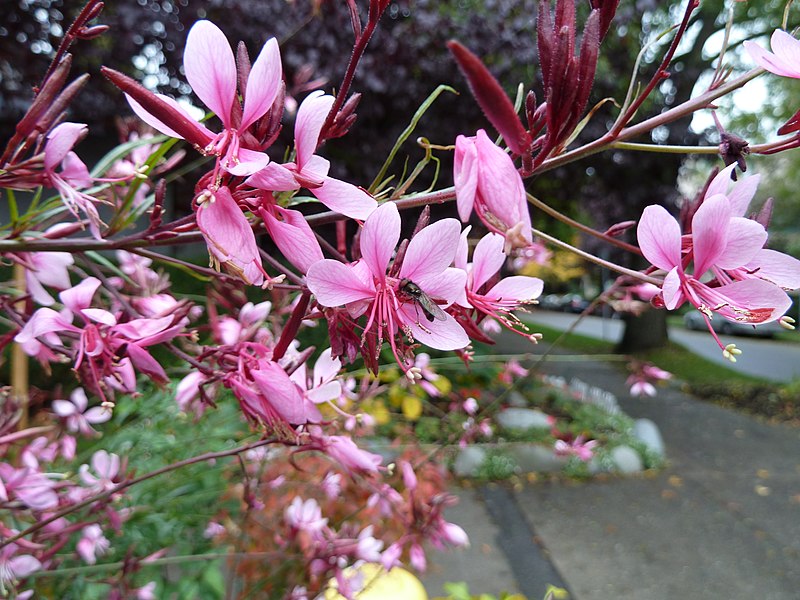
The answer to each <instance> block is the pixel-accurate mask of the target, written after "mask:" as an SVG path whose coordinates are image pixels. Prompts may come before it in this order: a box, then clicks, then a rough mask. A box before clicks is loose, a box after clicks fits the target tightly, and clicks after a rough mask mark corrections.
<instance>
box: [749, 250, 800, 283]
mask: <svg viewBox="0 0 800 600" xmlns="http://www.w3.org/2000/svg"><path fill="white" fill-rule="evenodd" d="M745 269H746V270H747V271H750V272H753V275H754V276H755V277H758V278H760V279H766V280H767V281H771V282H772V283H774V284H776V285H779V286H781V287H782V288H784V289H786V290H796V289H797V288H800V260H797V259H796V258H794V257H792V256H789V255H787V254H784V253H782V252H777V251H775V250H768V249H763V250H760V251H759V252H758V254H756V256H755V258H754V259H753V260H752V261H751V262H750V263H748V264H747V265H746V266H745Z"/></svg>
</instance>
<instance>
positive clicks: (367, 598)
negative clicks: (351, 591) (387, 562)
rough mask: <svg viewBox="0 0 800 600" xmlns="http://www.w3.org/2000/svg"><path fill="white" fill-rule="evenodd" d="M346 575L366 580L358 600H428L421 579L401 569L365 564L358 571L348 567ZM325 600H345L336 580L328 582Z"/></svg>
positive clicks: (357, 597)
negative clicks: (357, 576) (387, 568)
mask: <svg viewBox="0 0 800 600" xmlns="http://www.w3.org/2000/svg"><path fill="white" fill-rule="evenodd" d="M344 572H345V575H347V576H348V577H352V576H354V575H355V574H356V573H357V574H360V575H361V576H362V577H363V578H364V589H363V590H362V591H361V592H360V593H358V594H356V595H355V598H356V599H357V600H428V594H427V593H426V592H425V588H424V587H422V583H420V581H419V579H417V578H416V577H414V575H412V574H411V573H409V572H408V571H406V570H405V569H401V568H400V567H395V568H394V569H392V570H391V571H387V570H386V569H384V568H383V567H382V566H381V565H379V564H377V563H364V564H362V565H361V566H360V567H358V568H357V569H354V568H353V567H348V568H347V569H345V571H344ZM325 600H345V598H344V596H342V595H341V594H340V593H339V592H338V586H337V585H336V580H335V579H331V581H330V582H328V589H327V590H326V591H325Z"/></svg>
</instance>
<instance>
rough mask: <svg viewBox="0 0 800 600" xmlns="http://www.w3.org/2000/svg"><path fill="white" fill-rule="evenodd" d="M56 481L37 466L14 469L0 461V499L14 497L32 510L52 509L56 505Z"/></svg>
mask: <svg viewBox="0 0 800 600" xmlns="http://www.w3.org/2000/svg"><path fill="white" fill-rule="evenodd" d="M55 486H56V483H55V482H54V481H53V480H51V479H48V478H47V476H46V475H45V474H44V473H40V472H39V471H38V469H37V468H30V467H26V468H22V469H15V468H14V467H12V466H11V465H10V464H8V463H4V462H0V501H4V502H5V501H8V500H9V499H10V498H16V499H17V500H18V501H19V502H21V503H22V504H24V505H26V506H27V507H29V508H30V509H32V510H36V511H42V510H52V509H54V508H56V507H57V506H58V494H57V493H56V491H55Z"/></svg>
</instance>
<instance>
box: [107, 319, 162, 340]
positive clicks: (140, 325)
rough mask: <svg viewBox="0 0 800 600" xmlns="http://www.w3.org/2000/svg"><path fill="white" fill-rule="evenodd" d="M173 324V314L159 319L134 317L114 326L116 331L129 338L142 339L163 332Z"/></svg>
mask: <svg viewBox="0 0 800 600" xmlns="http://www.w3.org/2000/svg"><path fill="white" fill-rule="evenodd" d="M171 324H172V315H169V316H166V317H160V318H158V319H133V320H131V321H128V322H127V323H123V324H121V325H118V326H116V327H115V328H114V333H115V334H117V335H120V336H123V337H126V338H128V339H129V340H142V339H144V338H149V337H151V336H153V335H155V334H157V333H160V332H163V331H164V330H165V329H166V328H167V327H169V326H170V325H171Z"/></svg>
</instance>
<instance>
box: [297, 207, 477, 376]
mask: <svg viewBox="0 0 800 600" xmlns="http://www.w3.org/2000/svg"><path fill="white" fill-rule="evenodd" d="M459 230H460V227H459V225H458V221H456V220H454V219H442V220H441V221H438V222H436V223H434V224H432V225H429V226H427V227H425V228H424V229H422V230H421V231H420V232H419V233H417V235H415V236H414V237H413V238H412V239H411V241H410V243H409V244H408V247H407V249H406V253H405V257H404V259H403V264H402V266H401V267H400V269H399V272H398V274H397V276H394V277H392V276H389V275H387V269H388V267H389V261H390V259H391V257H392V254H393V253H394V250H395V247H396V246H397V242H398V241H399V239H400V214H399V212H398V210H397V206H396V205H395V204H394V203H393V202H387V203H386V204H383V205H381V206H380V208H378V209H377V210H375V212H373V213H372V214H371V215H370V216H369V217H368V218H367V221H366V223H365V224H364V228H363V230H362V232H361V254H362V259H361V260H360V261H358V262H357V263H353V264H344V263H341V262H339V261H335V260H329V259H326V260H322V261H319V262H317V263H315V264H314V265H312V266H311V268H310V269H309V270H308V275H307V276H306V279H307V282H308V287H309V289H310V290H311V291H312V293H314V295H315V296H316V298H317V302H319V303H320V304H321V305H323V306H346V307H347V309H348V311H349V313H350V314H351V315H352V316H353V317H358V316H360V315H362V314H364V313H367V324H366V325H365V327H364V332H365V335H366V334H367V333H368V332H372V331H374V332H375V334H376V335H377V338H378V339H379V340H384V339H386V338H388V339H389V345H390V346H391V348H392V351H393V353H394V355H395V358H396V359H397V362H398V364H399V365H400V366H401V367H402V368H403V370H404V371H405V372H408V371H409V370H410V368H411V367H409V366H408V365H405V364H404V362H405V361H404V360H403V359H401V358H400V356H399V353H398V350H397V343H398V340H397V337H398V333H399V332H401V331H402V332H405V333H406V334H408V335H410V336H413V338H414V339H416V340H418V341H419V342H422V343H423V344H426V345H428V346H430V347H432V348H437V349H439V350H456V349H459V348H463V347H465V346H466V345H467V344H469V337H468V336H467V334H466V332H465V331H464V329H463V328H462V327H461V325H459V324H458V323H457V322H456V320H455V319H454V318H453V317H452V316H451V315H449V314H447V313H442V315H441V317H439V318H435V319H434V318H433V317H431V316H429V315H427V314H424V311H421V310H420V307H419V306H418V304H417V302H416V301H415V299H414V298H413V297H411V296H409V295H408V294H406V293H404V291H403V285H402V284H403V283H404V282H413V283H414V284H415V285H416V286H417V287H418V288H419V289H420V290H421V291H422V292H423V293H425V294H426V295H427V296H428V297H430V298H431V299H432V300H434V301H441V302H443V303H444V306H449V305H450V304H451V303H452V302H453V301H454V300H455V299H456V298H457V297H459V295H463V293H464V282H465V279H466V274H465V273H464V272H463V271H462V270H460V269H453V268H449V265H450V263H451V262H452V261H453V255H454V253H455V249H456V245H457V243H458V238H459V235H460V231H459ZM437 304H438V302H437ZM422 320H425V323H424V324H423V323H422ZM399 342H400V343H403V341H402V339H400V340H399Z"/></svg>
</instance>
